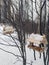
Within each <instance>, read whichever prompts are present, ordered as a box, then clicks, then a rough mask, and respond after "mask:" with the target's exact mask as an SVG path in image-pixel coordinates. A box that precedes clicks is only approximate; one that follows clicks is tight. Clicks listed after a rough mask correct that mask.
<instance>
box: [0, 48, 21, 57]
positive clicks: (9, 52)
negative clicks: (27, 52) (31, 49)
mask: <svg viewBox="0 0 49 65" xmlns="http://www.w3.org/2000/svg"><path fill="white" fill-rule="evenodd" d="M0 50H2V51H4V52H7V53H10V54H12V55H14V56H15V57H21V56H19V55H16V54H14V53H12V52H9V51H6V50H4V49H2V48H0ZM21 58H22V57H21Z"/></svg>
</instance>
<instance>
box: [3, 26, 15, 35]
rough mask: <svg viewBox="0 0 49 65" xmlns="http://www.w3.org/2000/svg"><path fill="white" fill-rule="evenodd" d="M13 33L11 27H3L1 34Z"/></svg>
mask: <svg viewBox="0 0 49 65" xmlns="http://www.w3.org/2000/svg"><path fill="white" fill-rule="evenodd" d="M12 33H14V28H13V27H12V26H3V34H12Z"/></svg>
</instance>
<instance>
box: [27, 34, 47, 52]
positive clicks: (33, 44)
mask: <svg viewBox="0 0 49 65" xmlns="http://www.w3.org/2000/svg"><path fill="white" fill-rule="evenodd" d="M27 41H28V42H29V45H28V48H30V49H33V50H36V51H38V52H43V51H44V50H45V48H46V45H47V39H46V36H45V35H43V36H42V35H39V34H34V33H32V34H31V37H29V38H28V39H27Z"/></svg>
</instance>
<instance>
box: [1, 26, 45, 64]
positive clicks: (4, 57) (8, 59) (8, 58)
mask: <svg viewBox="0 0 49 65" xmlns="http://www.w3.org/2000/svg"><path fill="white" fill-rule="evenodd" d="M2 31H3V27H2V26H1V25H0V43H5V44H7V43H9V44H10V43H11V44H14V41H13V40H12V39H11V38H10V37H8V36H5V35H3V33H2ZM12 35H13V36H14V37H16V36H17V34H16V33H15V32H14V33H13V34H12ZM36 36H37V35H36ZM39 37H40V38H41V36H39ZM36 39H37V38H36ZM39 40H40V39H39ZM16 41H17V40H16ZM17 43H18V44H20V43H19V41H17ZM28 43H29V42H27V45H28ZM27 45H26V56H27V57H26V58H27V63H30V62H31V61H32V62H33V63H32V65H44V62H43V54H42V53H41V54H42V57H41V59H40V58H39V52H37V51H36V60H34V52H33V50H32V49H29V48H28V47H27ZM0 48H3V49H5V50H7V51H10V52H13V53H15V54H17V55H20V52H19V51H18V48H15V47H8V46H3V45H0ZM0 65H23V64H22V59H21V61H18V59H17V58H16V57H15V56H13V55H12V54H9V53H6V52H4V51H2V50H0ZM27 65H29V64H27Z"/></svg>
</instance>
